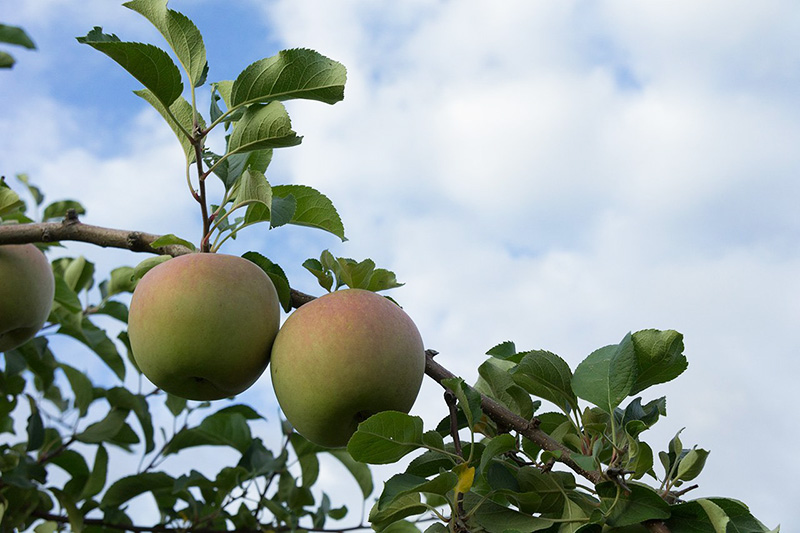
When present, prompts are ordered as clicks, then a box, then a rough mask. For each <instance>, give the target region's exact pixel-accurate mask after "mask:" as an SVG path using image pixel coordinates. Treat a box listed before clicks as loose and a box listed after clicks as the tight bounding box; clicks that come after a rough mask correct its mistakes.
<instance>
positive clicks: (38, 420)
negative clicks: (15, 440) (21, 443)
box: [26, 396, 44, 452]
mask: <svg viewBox="0 0 800 533" xmlns="http://www.w3.org/2000/svg"><path fill="white" fill-rule="evenodd" d="M28 400H30V402H29V403H30V408H31V414H30V416H28V446H27V448H26V450H27V451H29V452H30V451H34V450H38V449H39V448H41V447H42V444H44V423H43V422H42V415H40V414H39V407H38V406H37V405H36V402H35V401H34V399H33V398H32V397H30V396H28Z"/></svg>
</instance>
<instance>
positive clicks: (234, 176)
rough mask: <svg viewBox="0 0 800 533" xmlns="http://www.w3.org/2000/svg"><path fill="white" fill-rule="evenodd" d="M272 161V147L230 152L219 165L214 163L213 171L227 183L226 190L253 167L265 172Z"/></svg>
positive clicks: (257, 170) (255, 169)
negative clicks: (236, 152) (235, 152)
mask: <svg viewBox="0 0 800 533" xmlns="http://www.w3.org/2000/svg"><path fill="white" fill-rule="evenodd" d="M271 161H272V149H269V148H267V149H264V150H253V151H251V152H243V153H239V154H230V155H229V156H228V157H227V158H225V159H223V160H222V161H221V162H220V163H219V164H218V165H213V166H212V168H213V172H214V174H216V175H217V176H218V177H219V179H221V180H222V183H223V185H225V190H228V189H230V188H231V187H233V185H234V183H236V180H238V179H239V177H240V176H241V175H242V173H243V172H244V171H245V170H247V169H251V170H254V171H256V172H260V173H261V174H264V173H265V172H266V171H267V167H269V164H270V162H271Z"/></svg>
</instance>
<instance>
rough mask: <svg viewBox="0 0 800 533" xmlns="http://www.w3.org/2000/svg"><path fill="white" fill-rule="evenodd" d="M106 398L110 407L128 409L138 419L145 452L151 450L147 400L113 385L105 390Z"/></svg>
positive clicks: (151, 435) (150, 426)
mask: <svg viewBox="0 0 800 533" xmlns="http://www.w3.org/2000/svg"><path fill="white" fill-rule="evenodd" d="M106 398H107V399H108V402H109V403H110V404H111V406H112V407H118V408H121V409H129V410H131V411H133V413H134V414H135V415H136V418H137V419H138V420H139V425H140V426H141V428H142V434H143V435H144V438H145V453H150V452H151V451H153V448H154V442H153V420H152V417H151V416H150V407H149V405H148V404H147V400H146V399H145V397H144V396H142V395H140V394H133V393H132V392H131V391H129V390H127V389H125V388H123V387H114V388H111V389H109V390H108V391H107V392H106Z"/></svg>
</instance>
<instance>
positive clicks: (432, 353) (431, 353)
mask: <svg viewBox="0 0 800 533" xmlns="http://www.w3.org/2000/svg"><path fill="white" fill-rule="evenodd" d="M425 355H427V356H428V357H436V356H437V355H439V352H437V351H436V350H425Z"/></svg>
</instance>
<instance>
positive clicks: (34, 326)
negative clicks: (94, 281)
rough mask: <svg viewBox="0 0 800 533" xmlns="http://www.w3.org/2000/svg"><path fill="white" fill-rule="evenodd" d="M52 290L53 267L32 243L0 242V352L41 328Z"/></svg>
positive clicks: (48, 309) (47, 310)
mask: <svg viewBox="0 0 800 533" xmlns="http://www.w3.org/2000/svg"><path fill="white" fill-rule="evenodd" d="M54 294H55V279H54V277H53V270H52V268H51V267H50V263H49V262H48V261H47V258H46V257H45V255H44V254H43V253H42V252H40V251H39V249H38V248H36V246H34V245H32V244H6V245H3V246H0V352H5V351H8V350H13V349H14V348H16V347H18V346H21V345H22V344H24V343H26V342H27V341H29V340H30V339H32V338H33V337H34V336H35V335H36V334H37V333H38V332H39V330H40V329H42V326H43V325H44V323H45V321H46V320H47V316H48V315H49V314H50V308H51V307H52V305H53V295H54Z"/></svg>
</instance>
